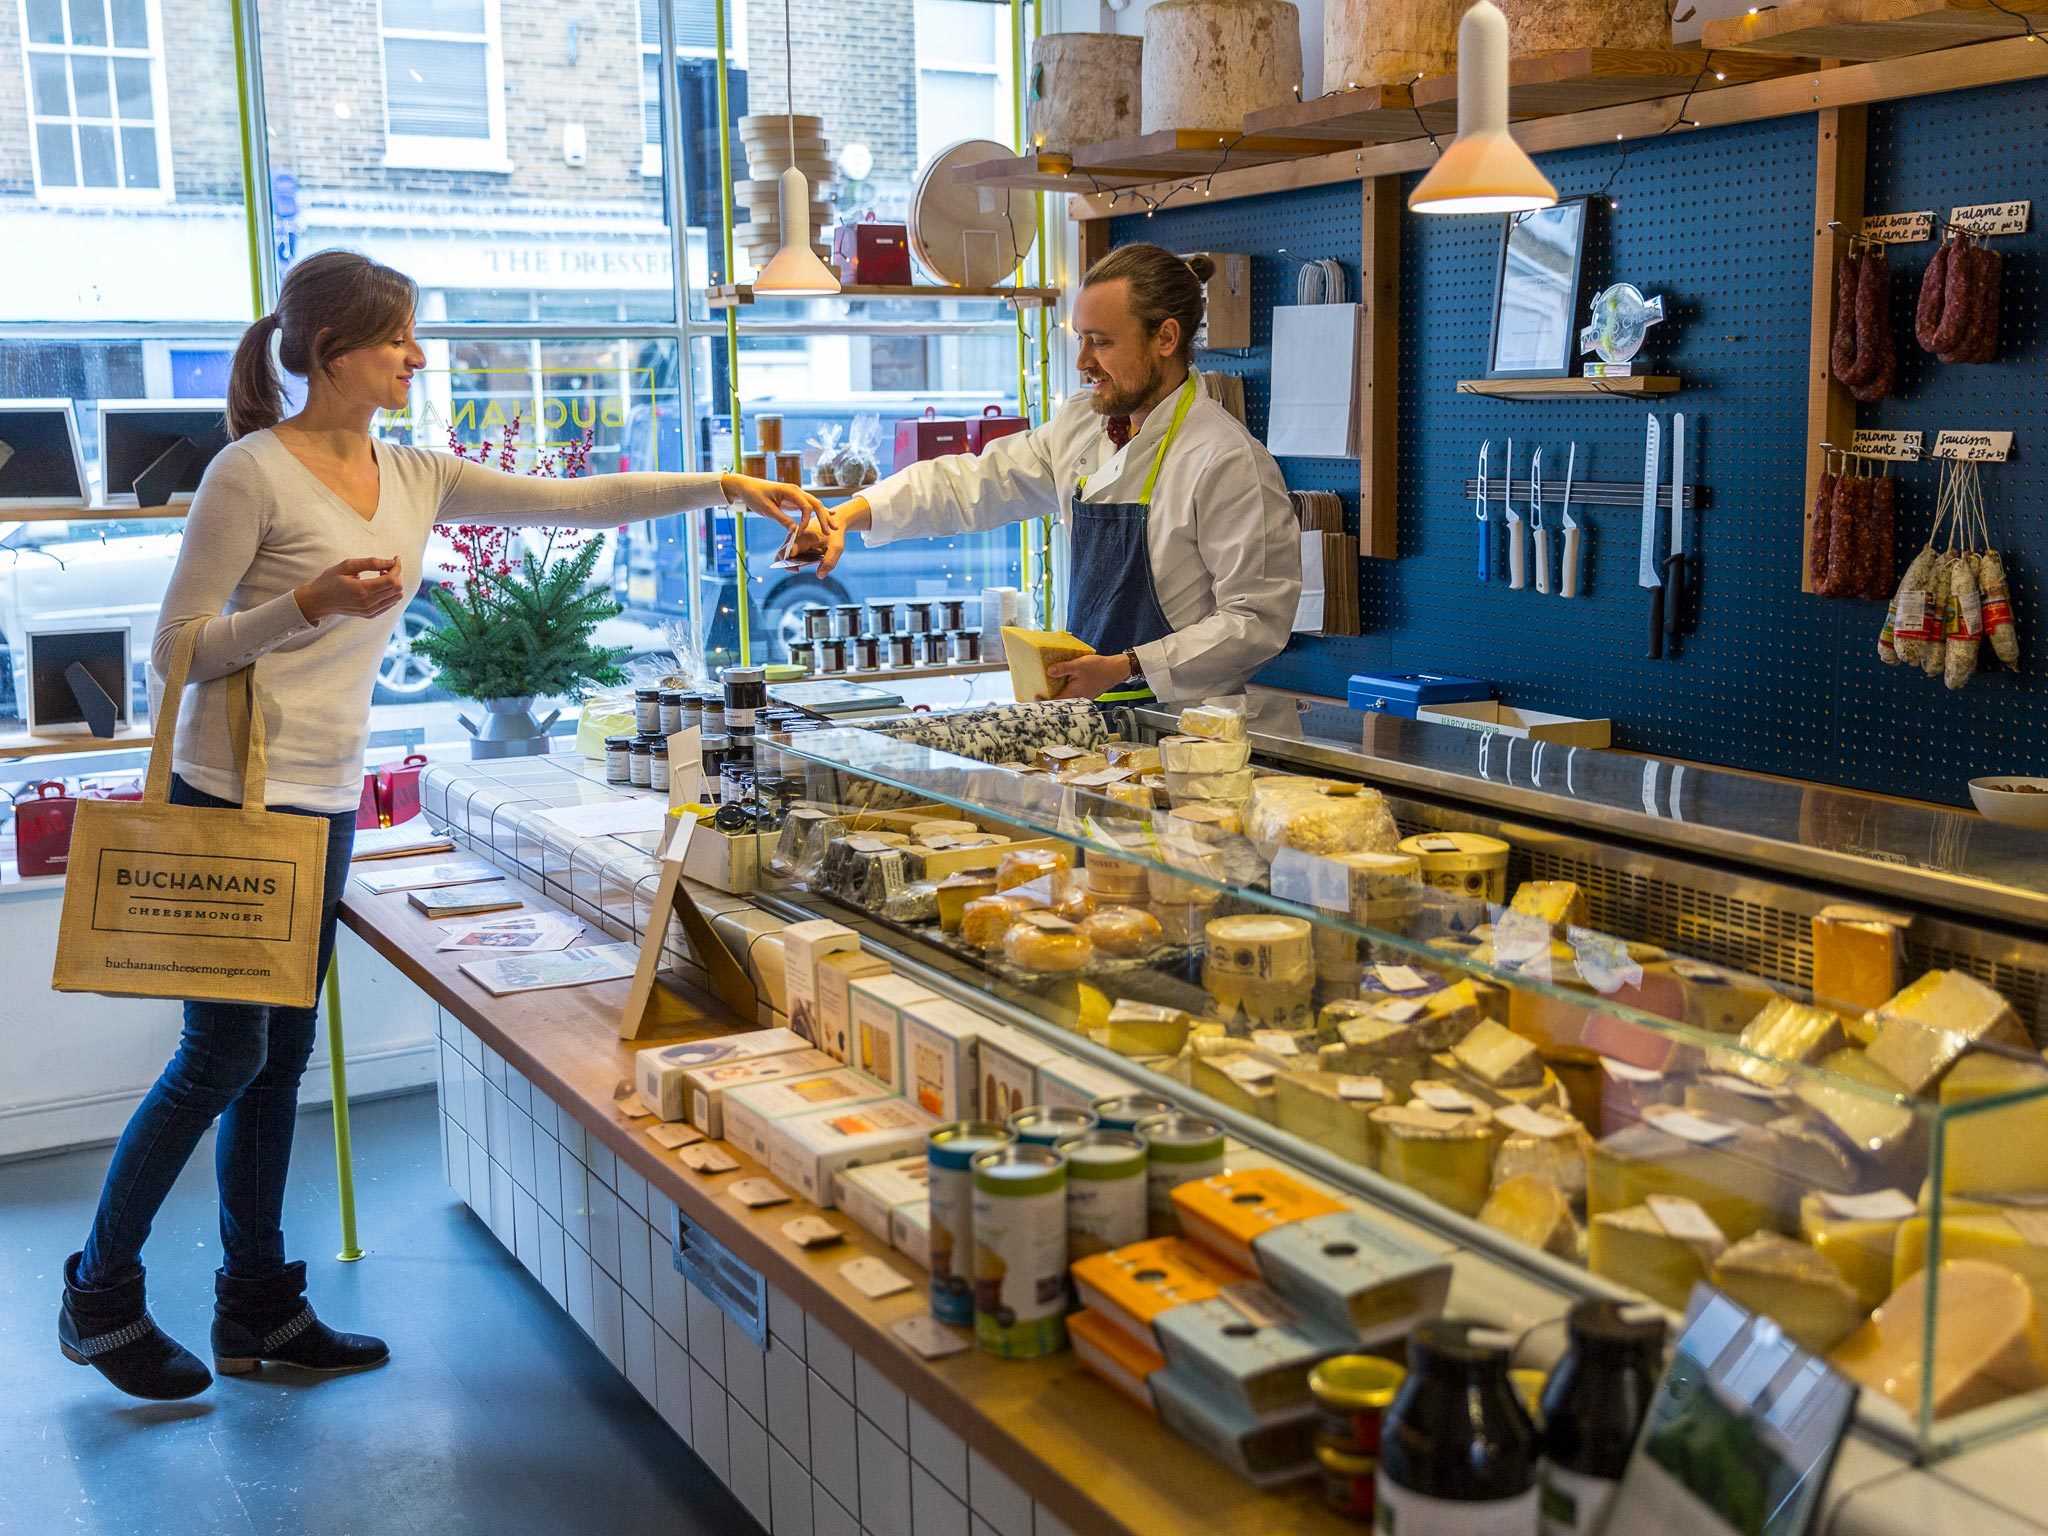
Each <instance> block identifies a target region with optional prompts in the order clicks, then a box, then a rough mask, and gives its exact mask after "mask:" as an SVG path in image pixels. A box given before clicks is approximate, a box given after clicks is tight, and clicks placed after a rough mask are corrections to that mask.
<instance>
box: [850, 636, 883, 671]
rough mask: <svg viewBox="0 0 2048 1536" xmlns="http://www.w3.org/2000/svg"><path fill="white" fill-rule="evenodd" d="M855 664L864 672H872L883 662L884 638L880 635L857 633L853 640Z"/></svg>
mask: <svg viewBox="0 0 2048 1536" xmlns="http://www.w3.org/2000/svg"><path fill="white" fill-rule="evenodd" d="M853 656H854V665H855V666H856V667H858V668H859V669H860V670H861V671H863V672H872V671H874V670H875V669H876V668H877V667H879V666H881V664H882V638H881V636H879V635H856V636H855V637H854V641H853Z"/></svg>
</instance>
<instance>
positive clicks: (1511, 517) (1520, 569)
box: [1500, 438, 1529, 592]
mask: <svg viewBox="0 0 2048 1536" xmlns="http://www.w3.org/2000/svg"><path fill="white" fill-rule="evenodd" d="M1500 505H1501V520H1502V521H1503V522H1505V523H1506V524H1507V530H1508V586H1509V587H1510V588H1512V589H1513V590H1514V591H1517V592H1519V591H1521V590H1522V588H1524V587H1526V586H1527V585H1528V584H1529V574H1528V556H1527V555H1526V554H1525V553H1524V550H1523V546H1522V514H1521V513H1519V512H1517V511H1516V510H1515V440H1514V439H1513V438H1509V439H1508V481H1507V494H1506V495H1505V496H1503V497H1501V501H1500Z"/></svg>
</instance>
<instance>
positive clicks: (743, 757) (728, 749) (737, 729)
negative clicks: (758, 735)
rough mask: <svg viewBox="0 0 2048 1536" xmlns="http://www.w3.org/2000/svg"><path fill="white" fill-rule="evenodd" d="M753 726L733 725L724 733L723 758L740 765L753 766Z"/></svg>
mask: <svg viewBox="0 0 2048 1536" xmlns="http://www.w3.org/2000/svg"><path fill="white" fill-rule="evenodd" d="M754 741H755V735H754V728H753V727H752V726H751V725H735V726H733V727H732V728H731V729H730V730H728V731H727V732H726V734H725V760H726V761H727V762H728V763H738V764H740V765H741V766H742V767H745V768H752V767H753V766H754Z"/></svg>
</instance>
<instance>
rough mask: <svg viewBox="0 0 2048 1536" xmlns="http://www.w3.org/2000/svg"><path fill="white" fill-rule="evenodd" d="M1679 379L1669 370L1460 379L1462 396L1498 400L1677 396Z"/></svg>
mask: <svg viewBox="0 0 2048 1536" xmlns="http://www.w3.org/2000/svg"><path fill="white" fill-rule="evenodd" d="M1678 387H1679V385H1678V380H1677V378H1676V377H1674V376H1673V375H1671V374H1668V373H1642V374H1636V375H1634V376H1632V377H1630V378H1626V379H1460V380H1459V381H1458V393H1459V394H1461V395H1490V396H1492V397H1493V398H1494V399H1496V400H1555V399H1558V398H1560V397H1563V396H1572V395H1576V396H1590V395H1616V396H1620V397H1622V398H1624V399H1631V400H1641V399H1644V398H1646V397H1648V396H1651V395H1675V394H1677V393H1678Z"/></svg>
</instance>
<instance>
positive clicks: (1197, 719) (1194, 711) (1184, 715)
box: [1180, 704, 1244, 741]
mask: <svg viewBox="0 0 2048 1536" xmlns="http://www.w3.org/2000/svg"><path fill="white" fill-rule="evenodd" d="M1180 729H1181V734H1182V735H1183V736H1207V737H1209V738H1210V739H1211V740H1214V741H1243V740H1244V716H1243V715H1241V714H1239V713H1238V712H1237V711H1236V710H1234V709H1225V708H1223V706H1221V705H1220V704H1197V705H1194V706H1192V707H1190V708H1187V709H1184V710H1182V711H1181V712H1180Z"/></svg>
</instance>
